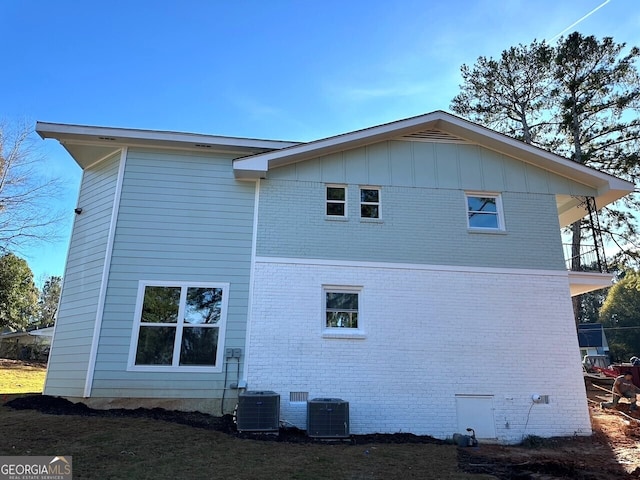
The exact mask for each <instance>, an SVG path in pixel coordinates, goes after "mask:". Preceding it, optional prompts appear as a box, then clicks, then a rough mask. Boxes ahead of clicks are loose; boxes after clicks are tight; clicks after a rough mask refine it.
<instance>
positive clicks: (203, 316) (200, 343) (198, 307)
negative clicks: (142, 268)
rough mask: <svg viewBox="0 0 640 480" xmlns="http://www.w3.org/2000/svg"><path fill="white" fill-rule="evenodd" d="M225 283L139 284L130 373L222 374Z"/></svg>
mask: <svg viewBox="0 0 640 480" xmlns="http://www.w3.org/2000/svg"><path fill="white" fill-rule="evenodd" d="M228 297H229V284H228V283H191V282H157V281H152V282H145V281H141V282H140V283H139V285H138V299H137V303H136V311H135V312H136V313H135V321H134V325H133V333H132V336H131V347H130V351H129V369H130V370H146V371H167V370H177V371H203V370H204V371H222V362H223V345H224V334H225V326H226V318H227V303H228Z"/></svg>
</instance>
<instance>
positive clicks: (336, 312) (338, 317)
mask: <svg viewBox="0 0 640 480" xmlns="http://www.w3.org/2000/svg"><path fill="white" fill-rule="evenodd" d="M325 306H326V323H325V327H326V328H358V292H354V291H336V290H325Z"/></svg>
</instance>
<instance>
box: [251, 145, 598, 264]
mask: <svg viewBox="0 0 640 480" xmlns="http://www.w3.org/2000/svg"><path fill="white" fill-rule="evenodd" d="M327 183H337V184H346V185H347V186H348V190H347V196H348V198H347V209H348V213H347V219H346V220H342V219H340V220H338V221H332V220H328V219H326V217H325V212H324V209H325V204H324V198H325V197H324V196H325V185H326V184H327ZM361 185H363V186H379V187H381V211H382V214H381V219H380V221H379V222H376V221H367V220H364V221H361V220H360V218H359V217H360V213H359V208H360V207H359V186H361ZM465 191H487V192H495V193H501V194H502V203H503V207H504V217H505V223H506V231H505V233H504V234H497V235H493V234H492V235H488V234H487V235H484V234H476V233H471V232H469V231H468V230H467V226H466V204H465V197H464V192H465ZM594 193H595V192H594V191H593V190H592V189H589V188H588V187H586V186H584V185H582V184H580V183H577V182H574V181H571V180H569V179H566V178H563V177H560V176H557V175H554V174H551V173H549V172H547V171H546V170H543V169H541V168H538V167H534V166H532V165H527V164H525V163H523V162H521V161H519V160H515V159H511V158H509V157H505V156H503V155H500V154H497V153H495V152H492V151H490V150H487V149H485V148H482V147H479V146H476V145H469V144H459V143H432V142H416V141H389V142H381V143H377V144H374V145H370V146H367V147H361V148H357V149H353V150H348V151H344V152H340V153H337V154H333V155H328V156H325V157H320V158H318V159H315V160H310V161H307V162H302V163H298V164H292V165H288V166H284V167H280V168H277V169H273V170H271V171H270V172H269V176H268V179H267V180H263V181H262V183H261V187H260V216H259V223H258V235H257V247H256V248H257V250H256V254H257V255H258V256H259V257H260V256H265V257H299V258H318V259H334V260H344V261H369V262H389V263H409V264H413V263H415V264H431V265H454V266H455V265H458V266H471V267H495V268H529V269H550V270H564V269H565V264H564V258H563V257H562V248H561V246H560V243H561V239H560V234H559V224H558V211H557V207H556V198H555V195H556V194H564V195H569V194H570V195H593V194H594ZM285 220H286V221H285ZM531 225H538V228H531Z"/></svg>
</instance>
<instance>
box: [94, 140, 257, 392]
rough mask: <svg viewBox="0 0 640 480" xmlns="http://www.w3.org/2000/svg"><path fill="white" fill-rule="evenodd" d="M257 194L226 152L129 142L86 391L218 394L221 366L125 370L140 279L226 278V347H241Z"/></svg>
mask: <svg viewBox="0 0 640 480" xmlns="http://www.w3.org/2000/svg"><path fill="white" fill-rule="evenodd" d="M254 203H255V184H254V183H253V182H241V181H237V180H236V179H235V178H234V175H233V170H232V157H231V156H228V155H199V154H197V153H190V152H164V153H158V152H154V151H150V150H134V149H130V150H129V152H128V156H127V164H126V169H125V173H124V179H123V184H122V193H121V200H120V210H119V216H118V221H117V224H116V229H115V239H114V244H113V254H112V259H111V268H110V272H109V282H108V288H107V293H106V299H105V308H104V316H103V320H102V331H101V334H100V343H99V345H98V351H97V357H96V365H95V374H94V378H93V388H92V392H91V395H92V396H95V397H113V396H116V397H117V396H125V397H164V398H171V397H174V398H175V397H181V398H216V397H220V395H221V392H222V390H221V389H222V387H223V383H224V373H188V372H166V373H162V372H140V371H136V372H132V371H126V370H127V360H128V356H129V347H130V343H131V335H132V325H133V322H134V310H135V304H136V295H137V292H138V281H139V280H158V281H175V282H176V283H178V282H203V283H212V282H213V283H215V282H221V283H230V289H229V307H228V315H227V324H226V335H225V343H224V345H223V347H234V348H236V347H238V348H243V349H244V346H245V331H246V318H247V305H248V296H249V278H250V270H251V245H252V232H253V212H254ZM234 368H235V365H234ZM234 374H235V371H234Z"/></svg>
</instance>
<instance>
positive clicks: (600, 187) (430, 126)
mask: <svg viewBox="0 0 640 480" xmlns="http://www.w3.org/2000/svg"><path fill="white" fill-rule="evenodd" d="M36 131H37V132H38V133H39V134H40V136H41V137H42V138H56V139H58V140H59V141H60V142H61V143H62V144H63V146H64V147H65V148H66V149H67V151H69V153H70V154H71V156H72V157H73V158H74V159H75V160H76V162H77V163H78V165H80V166H81V167H82V168H87V167H88V166H90V165H92V164H94V163H96V162H98V161H100V160H102V159H104V158H107V157H109V156H111V155H113V154H115V153H117V152H118V151H119V149H120V148H122V147H123V146H134V147H161V148H168V149H191V150H206V151H209V152H213V151H216V152H223V153H227V154H232V155H235V156H236V159H235V160H234V162H233V168H234V173H235V175H236V177H238V178H247V179H257V178H264V177H266V176H267V174H268V171H269V170H271V169H273V168H277V167H281V166H284V165H289V164H292V163H297V162H302V161H305V160H309V159H312V158H317V157H320V156H323V155H328V154H331V153H335V152H339V151H343V150H348V149H353V148H357V147H362V146H365V145H369V144H372V143H377V142H382V141H387V140H394V139H400V138H404V139H412V138H414V139H432V140H434V141H449V142H451V141H457V142H461V141H462V142H467V143H472V144H477V145H480V146H482V147H484V148H487V149H490V150H493V151H495V152H498V153H500V154H503V155H506V156H508V157H512V158H515V159H518V160H521V161H522V162H525V163H528V164H531V165H534V166H536V167H539V168H542V169H544V170H546V171H548V172H551V173H552V174H556V175H560V176H562V177H565V178H569V179H571V180H573V181H576V182H579V183H582V184H584V185H586V186H588V187H591V188H592V189H594V190H595V191H596V192H597V194H596V196H595V200H596V205H597V208H602V207H604V206H605V205H607V204H609V203H612V202H614V201H616V200H618V199H620V198H622V197H624V196H625V195H627V194H629V193H631V192H632V191H633V189H634V185H633V183H631V182H627V181H626V180H622V179H620V178H617V177H614V176H611V175H608V174H606V173H603V172H600V171H598V170H595V169H593V168H589V167H587V166H585V165H581V164H579V163H576V162H573V161H571V160H569V159H567V158H564V157H561V156H558V155H555V154H553V153H550V152H548V151H546V150H543V149H541V148H538V147H535V146H532V145H529V144H526V143H524V142H521V141H519V140H516V139H514V138H511V137H508V136H506V135H503V134H500V133H497V132H495V131H493V130H491V129H488V128H485V127H482V126H480V125H477V124H475V123H473V122H469V121H468V120H464V119H462V118H460V117H456V116H455V115H451V114H449V113H446V112H443V111H435V112H432V113H427V114H425V115H420V116H417V117H411V118H407V119H404V120H399V121H396V122H391V123H386V124H383V125H378V126H375V127H371V128H366V129H363V130H357V131H354V132H350V133H345V134H342V135H337V136H333V137H328V138H324V139H320V140H316V141H313V142H309V143H298V142H284V141H274V140H256V139H247V138H236V137H221V136H213V135H201V134H190V133H176V132H162V131H155V130H138V129H123V128H106V127H89V126H80V125H65V124H53V123H43V122H38V123H37V125H36ZM556 202H557V206H558V215H559V220H560V225H561V226H566V225H569V224H570V223H572V222H574V221H576V220H579V219H581V218H583V217H584V216H585V215H586V214H587V212H586V211H585V208H584V205H583V199H582V198H579V197H574V196H572V195H556Z"/></svg>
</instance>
